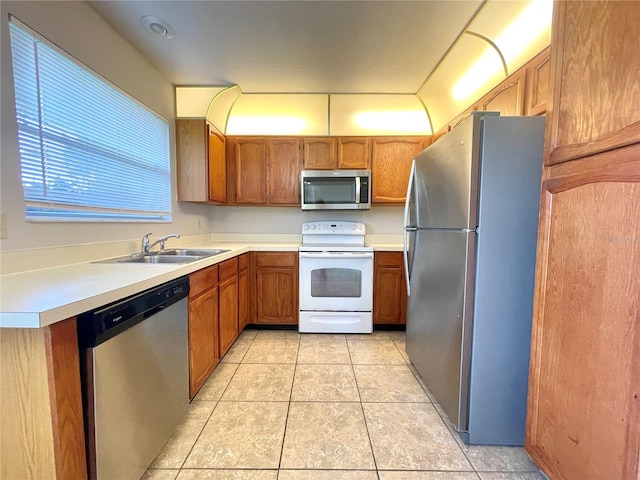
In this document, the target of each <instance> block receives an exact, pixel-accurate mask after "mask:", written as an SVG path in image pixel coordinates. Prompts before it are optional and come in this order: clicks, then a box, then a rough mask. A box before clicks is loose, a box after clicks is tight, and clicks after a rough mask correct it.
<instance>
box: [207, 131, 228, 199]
mask: <svg viewBox="0 0 640 480" xmlns="http://www.w3.org/2000/svg"><path fill="white" fill-rule="evenodd" d="M207 134H208V141H207V149H208V155H207V165H208V180H209V182H208V183H209V198H208V199H209V201H211V202H214V203H220V204H224V203H227V153H226V140H225V138H224V135H223V134H222V133H220V132H219V131H218V130H217V129H216V128H215V127H214V126H213V125H211V124H207Z"/></svg>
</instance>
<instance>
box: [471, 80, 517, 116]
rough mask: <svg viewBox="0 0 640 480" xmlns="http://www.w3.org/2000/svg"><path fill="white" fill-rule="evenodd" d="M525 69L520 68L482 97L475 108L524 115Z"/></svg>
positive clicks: (510, 114) (504, 114) (503, 113)
mask: <svg viewBox="0 0 640 480" xmlns="http://www.w3.org/2000/svg"><path fill="white" fill-rule="evenodd" d="M525 78H526V76H525V71H524V70H518V71H517V72H516V73H514V74H513V75H510V76H509V78H508V79H507V80H506V81H504V82H502V83H501V84H500V85H498V86H497V87H496V88H494V89H493V90H491V91H490V92H489V93H487V94H486V95H485V96H484V97H482V98H481V99H480V100H479V101H478V103H477V104H476V106H475V108H474V110H487V111H492V112H500V115H501V116H514V115H524V93H525V89H524V83H525Z"/></svg>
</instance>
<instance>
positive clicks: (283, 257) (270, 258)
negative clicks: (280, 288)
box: [256, 252, 298, 267]
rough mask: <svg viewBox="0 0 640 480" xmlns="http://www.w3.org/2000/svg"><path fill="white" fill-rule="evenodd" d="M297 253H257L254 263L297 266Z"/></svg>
mask: <svg viewBox="0 0 640 480" xmlns="http://www.w3.org/2000/svg"><path fill="white" fill-rule="evenodd" d="M297 260H298V254H297V253H293V252H287V253H271V252H269V253H258V254H256V264H257V265H258V267H297V266H298V261H297Z"/></svg>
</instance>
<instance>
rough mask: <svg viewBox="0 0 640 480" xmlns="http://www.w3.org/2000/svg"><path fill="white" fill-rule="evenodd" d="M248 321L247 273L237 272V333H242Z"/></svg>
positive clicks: (244, 271)
mask: <svg viewBox="0 0 640 480" xmlns="http://www.w3.org/2000/svg"><path fill="white" fill-rule="evenodd" d="M249 323H251V322H250V321H249V271H248V270H247V269H243V270H240V272H238V332H242V331H243V330H244V329H245V328H246V326H247V325H249Z"/></svg>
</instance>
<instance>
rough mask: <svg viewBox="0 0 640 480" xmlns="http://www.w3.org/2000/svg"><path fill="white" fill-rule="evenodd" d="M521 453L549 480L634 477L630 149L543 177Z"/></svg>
mask: <svg viewBox="0 0 640 480" xmlns="http://www.w3.org/2000/svg"><path fill="white" fill-rule="evenodd" d="M545 176H546V179H545V180H544V181H543V188H542V207H541V215H540V228H539V236H538V254H537V265H536V296H535V298H536V299H535V303H534V315H533V338H532V351H531V373H530V379H529V382H530V385H529V401H528V409H527V415H528V416H527V439H526V448H527V451H528V452H529V454H531V455H532V457H533V458H534V459H535V460H536V463H538V465H541V467H542V468H543V470H544V471H545V473H546V474H547V475H548V476H549V477H550V478H562V479H566V480H600V479H604V478H612V479H613V478H616V479H625V480H635V479H636V478H637V474H638V473H640V472H639V471H638V469H639V468H640V456H639V455H638V452H639V451H640V429H639V428H638V426H639V425H640V398H639V396H640V368H638V365H639V364H638V359H639V358H640V321H639V318H640V317H639V311H640V310H639V306H640V275H639V273H638V272H640V234H639V232H640V144H636V145H634V146H631V147H625V148H622V149H618V150H614V151H610V152H605V153H603V154H599V155H595V156H591V157H587V158H586V159H580V160H576V161H573V162H568V163H563V164H559V165H556V166H554V167H551V168H549V169H546V171H545Z"/></svg>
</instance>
